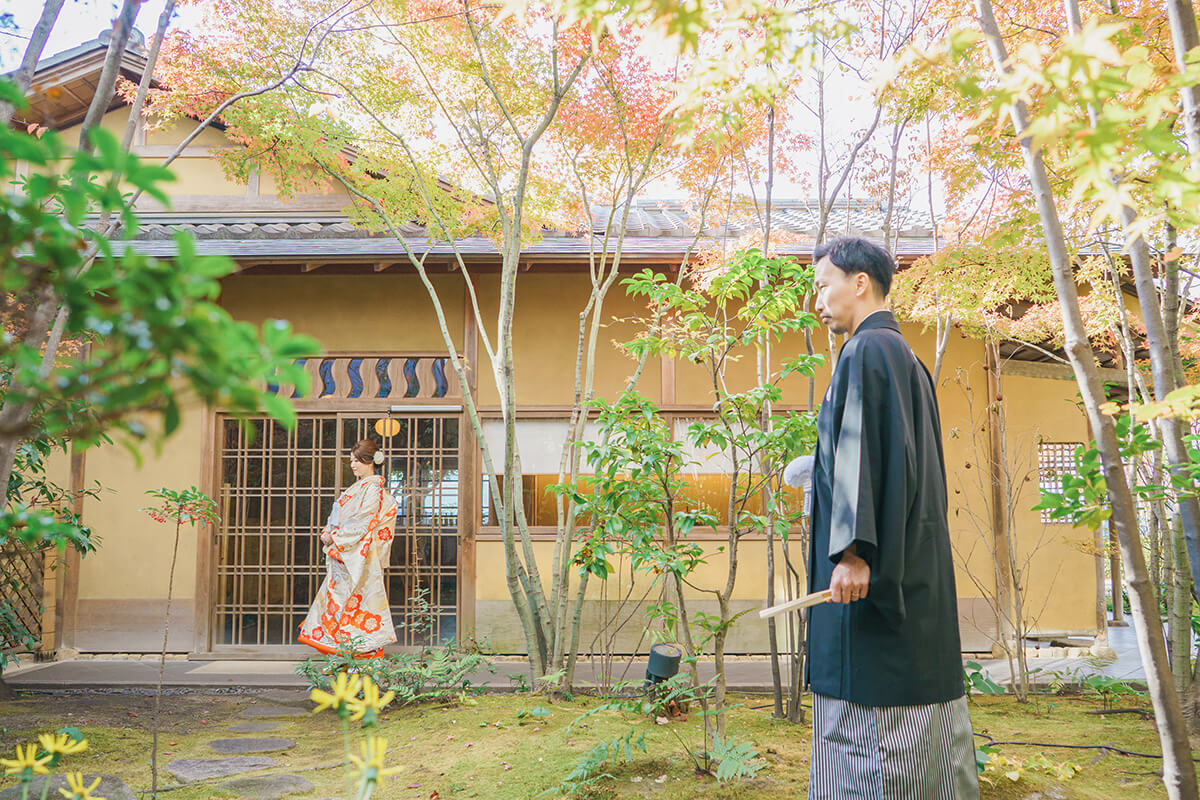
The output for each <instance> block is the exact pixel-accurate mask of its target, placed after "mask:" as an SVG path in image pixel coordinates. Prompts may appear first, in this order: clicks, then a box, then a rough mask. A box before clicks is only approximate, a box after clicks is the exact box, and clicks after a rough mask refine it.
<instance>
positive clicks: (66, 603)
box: [55, 445, 87, 650]
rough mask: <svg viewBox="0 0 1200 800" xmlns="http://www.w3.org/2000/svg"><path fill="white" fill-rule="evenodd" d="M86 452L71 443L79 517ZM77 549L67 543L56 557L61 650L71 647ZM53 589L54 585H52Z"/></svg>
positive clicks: (80, 514) (76, 601) (79, 514)
mask: <svg viewBox="0 0 1200 800" xmlns="http://www.w3.org/2000/svg"><path fill="white" fill-rule="evenodd" d="M86 467H87V456H86V455H85V453H84V452H83V451H82V450H79V449H78V448H77V447H76V446H75V445H71V483H70V487H69V488H70V492H71V511H72V512H73V513H74V514H75V515H76V516H77V517H79V518H81V519H82V517H83V501H84V494H83V482H84V480H85V478H86ZM79 561H80V558H79V551H78V550H76V549H75V548H74V547H68V548H67V549H66V551H65V552H64V553H62V554H61V557H59V558H58V559H57V563H58V565H59V578H58V579H57V580H56V581H55V583H58V581H61V582H62V601H61V603H59V604H56V606H55V614H56V616H57V618H58V620H57V621H58V624H57V625H56V626H55V627H56V631H55V632H56V634H57V638H58V642H57V646H58V647H60V648H62V649H64V650H74V649H75V629H76V620H77V617H78V610H79ZM55 588H56V589H57V586H56V587H55Z"/></svg>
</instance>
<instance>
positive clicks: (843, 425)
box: [806, 237, 979, 800]
mask: <svg viewBox="0 0 1200 800" xmlns="http://www.w3.org/2000/svg"><path fill="white" fill-rule="evenodd" d="M813 263H814V264H815V282H816V291H817V303H816V310H817V313H818V314H819V315H820V317H821V320H822V321H823V322H824V323H825V325H827V326H828V327H829V328H830V329H831V330H832V331H833V332H834V333H838V334H847V335H848V338H847V340H846V342H845V344H844V345H843V346H842V349H841V351H840V353H839V357H838V361H837V366H836V368H835V369H834V372H833V377H832V379H831V381H830V384H829V390H828V392H826V394H825V399H824V400H823V402H822V403H821V411H820V415H819V417H818V421H817V430H818V437H817V450H816V454H815V462H814V465H813V474H812V486H813V491H812V494H813V505H812V549H811V551H810V554H809V591H812V592H816V591H820V590H823V589H827V588H828V589H830V590H831V592H832V597H833V602H831V603H829V604H826V605H821V606H816V607H815V608H813V609H812V610H811V611H810V612H809V625H808V658H807V664H808V667H807V676H806V678H807V683H808V685H809V687H810V688H811V689H812V692H813V747H812V764H811V779H810V783H809V794H808V796H809V798H810V800H967V798H970V799H971V800H976V799H977V798H978V797H979V784H978V780H977V778H976V773H975V746H974V741H973V738H972V732H971V720H970V717H969V716H968V714H967V702H966V697H965V696H964V690H963V677H962V675H963V673H962V654H961V647H960V644H959V634H958V609H957V601H956V593H955V589H954V565H953V563H952V561H951V554H950V532H949V527H948V525H947V521H946V471H945V463H944V461H943V457H942V433H941V423H940V421H939V419H938V408H937V401H936V399H935V397H934V386H933V380H932V378H930V375H929V371H928V370H927V369H926V368H925V366H924V365H923V364H922V363H921V362H920V361H918V360H917V357H916V356H915V355H913V351H912V348H910V347H909V345H908V342H906V341H905V340H904V337H903V336H901V335H900V327H899V326H898V325H897V324H896V320H895V317H893V316H892V313H891V312H890V311H889V310H888V308H887V301H886V298H887V294H888V292H889V291H890V289H891V285H892V275H893V274H894V273H895V269H896V267H895V262H894V261H893V260H892V257H891V255H889V254H888V252H887V251H886V250H884V249H883V248H881V247H879V246H878V245H875V244H872V243H871V242H868V241H867V240H865V239H859V238H850V237H846V238H840V239H835V240H833V241H831V242H829V243H827V244H824V245H821V246H818V247H817V249H816V251H815V252H814V253H813Z"/></svg>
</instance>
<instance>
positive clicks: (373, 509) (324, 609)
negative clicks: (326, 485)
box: [299, 475, 396, 653]
mask: <svg viewBox="0 0 1200 800" xmlns="http://www.w3.org/2000/svg"><path fill="white" fill-rule="evenodd" d="M395 527H396V499H395V498H394V497H392V493H391V492H389V491H386V490H385V489H384V486H383V478H382V476H379V475H368V476H367V477H365V478H363V479H362V480H360V481H358V482H357V483H355V484H354V485H353V486H351V487H350V488H349V489H347V490H346V491H345V492H343V493H342V496H341V497H339V498H338V500H337V502H336V503H334V505H333V511H332V513H330V515H329V522H328V524H327V525H326V526H325V531H328V532H329V533H331V534H333V544H331V545H329V546H328V547H326V548H325V555H326V565H327V567H328V572H327V573H326V575H325V582H324V583H322V584H321V588H320V590H318V592H317V596H316V598H315V599H314V600H313V604H312V607H311V608H309V610H308V616H307V617H306V618H305V620H304V623H303V624H302V625H301V626H300V637H299V638H300V641H301V642H302V643H304V644H307V645H310V646H312V647H315V648H316V649H317V650H320V651H321V652H323V653H332V652H335V651H336V650H338V649H339V647H341V648H342V649H344V650H353V652H355V653H375V652H376V651H378V650H379V649H380V648H381V647H383V646H384V645H386V644H391V643H392V642H394V641H396V630H395V628H394V627H393V626H392V614H391V611H390V610H389V606H388V599H387V588H386V584H385V583H384V580H383V569H384V567H385V566H386V565H387V563H388V558H389V556H390V554H391V549H392V536H393V531H394V530H395Z"/></svg>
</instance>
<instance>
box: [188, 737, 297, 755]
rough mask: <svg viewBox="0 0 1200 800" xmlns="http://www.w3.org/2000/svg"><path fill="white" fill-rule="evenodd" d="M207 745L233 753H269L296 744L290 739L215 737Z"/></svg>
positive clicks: (221, 751) (220, 751)
mask: <svg viewBox="0 0 1200 800" xmlns="http://www.w3.org/2000/svg"><path fill="white" fill-rule="evenodd" d="M208 746H209V747H211V748H212V749H213V750H216V751H217V752H218V753H225V754H226V755H235V754H239V753H270V752H273V751H275V750H289V749H291V748H293V747H295V746H296V743H295V742H293V741H292V740H291V739H248V738H247V739H217V740H216V741H213V742H209V743H208Z"/></svg>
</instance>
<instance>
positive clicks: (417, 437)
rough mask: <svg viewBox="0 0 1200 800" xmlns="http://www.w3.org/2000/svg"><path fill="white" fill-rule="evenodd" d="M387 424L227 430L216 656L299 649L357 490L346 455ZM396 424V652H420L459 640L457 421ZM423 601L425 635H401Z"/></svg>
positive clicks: (229, 425)
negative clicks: (341, 505)
mask: <svg viewBox="0 0 1200 800" xmlns="http://www.w3.org/2000/svg"><path fill="white" fill-rule="evenodd" d="M379 416H380V415H378V414H374V415H367V414H363V413H361V412H355V413H340V414H338V413H326V414H301V415H300V417H299V419H298V421H297V424H296V428H295V429H294V430H293V431H290V432H289V431H288V430H286V429H285V428H284V427H283V426H282V425H279V424H278V423H276V422H274V421H273V420H270V419H267V418H255V419H252V420H250V421H249V423H248V424H246V425H243V424H242V423H239V422H238V421H236V420H232V419H222V420H221V421H220V423H219V432H220V433H219V435H220V437H221V438H220V442H219V451H220V466H219V469H220V476H219V478H220V480H219V483H220V489H219V502H220V506H221V516H222V523H221V525H220V526H219V528H218V530H217V536H216V549H217V556H216V573H217V574H216V587H215V589H216V594H215V600H214V606H213V609H212V613H213V616H212V627H211V630H212V632H213V646H214V649H216V648H220V647H222V646H234V647H236V646H247V645H251V646H264V645H291V644H295V638H296V633H297V631H298V628H299V626H300V622H301V621H302V620H303V619H304V615H305V613H306V612H307V611H308V606H309V604H310V603H311V602H312V599H313V596H314V595H315V593H316V591H317V588H318V587H319V586H320V584H321V580H322V579H323V577H324V574H325V563H324V555H323V554H322V552H321V549H320V541H319V538H318V534H319V533H320V530H321V528H322V527H323V526H324V524H325V520H326V518H327V517H328V514H329V510H330V508H331V507H332V505H333V503H334V501H335V500H336V498H337V496H338V495H339V494H340V493H341V491H342V490H343V489H344V488H345V487H347V486H349V485H350V484H352V483H353V482H354V476H353V474H352V473H351V471H350V464H349V451H350V448H351V447H352V446H353V445H354V443H355V442H357V441H358V440H359V439H362V438H365V437H367V436H368V435H370V436H371V437H372V438H375V439H376V440H378V438H379V437H378V436H377V435H376V434H374V424H375V422H376V420H378V419H379ZM397 419H398V421H399V422H400V431H399V433H397V434H396V435H395V436H393V437H391V438H390V439H388V440H386V441H385V442H384V448H383V450H384V454H385V456H386V461H385V462H384V464H383V465H382V466H381V467H380V468H379V470H380V473H381V474H383V475H384V476H385V477H386V479H387V482H388V486H389V488H390V489H391V491H392V493H393V494H394V495H395V496H396V500H397V502H398V504H399V512H398V515H397V523H396V535H395V538H394V539H393V541H392V551H391V563H390V565H389V567H388V569H387V570H386V577H387V583H388V598H389V600H390V602H391V606H392V615H393V619H394V621H395V623H396V631H397V636H398V638H399V642H398V644H400V645H405V646H417V645H421V644H425V643H427V642H428V641H430V640H432V641H442V640H445V639H450V638H454V637H455V636H456V635H457V632H458V625H457V621H458V589H459V585H458V580H459V572H458V561H459V559H458V544H459V540H458V510H459V502H460V501H459V487H458V483H459V482H458V466H459V465H458V418H457V417H454V416H437V415H428V416H427V415H419V416H407V417H397ZM418 597H423V598H424V599H425V600H426V601H427V602H428V603H429V605H430V607H431V612H432V615H433V625H432V629H431V630H429V631H427V632H426V631H422V630H419V629H414V628H412V627H407V626H405V625H404V623H405V622H406V615H408V614H409V612H410V611H412V610H413V600H414V599H415V598H418Z"/></svg>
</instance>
